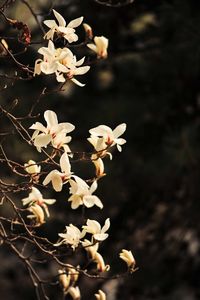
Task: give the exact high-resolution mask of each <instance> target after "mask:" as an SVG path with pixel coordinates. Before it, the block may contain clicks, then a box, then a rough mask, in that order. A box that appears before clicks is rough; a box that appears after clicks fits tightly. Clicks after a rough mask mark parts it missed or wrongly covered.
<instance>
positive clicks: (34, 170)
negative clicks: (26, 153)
mask: <svg viewBox="0 0 200 300" xmlns="http://www.w3.org/2000/svg"><path fill="white" fill-rule="evenodd" d="M24 167H25V170H26V172H27V173H29V174H39V173H40V171H41V166H38V165H37V164H36V162H35V161H34V160H32V159H30V160H29V161H28V163H25V164H24Z"/></svg>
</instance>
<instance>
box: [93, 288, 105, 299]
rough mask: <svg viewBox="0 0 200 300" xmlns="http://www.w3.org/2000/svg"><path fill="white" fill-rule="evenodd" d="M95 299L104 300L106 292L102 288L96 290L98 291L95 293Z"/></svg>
mask: <svg viewBox="0 0 200 300" xmlns="http://www.w3.org/2000/svg"><path fill="white" fill-rule="evenodd" d="M95 297H96V299H97V300H106V294H105V293H104V292H103V291H102V290H98V293H97V294H95Z"/></svg>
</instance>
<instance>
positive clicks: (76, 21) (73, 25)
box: [67, 17, 83, 28]
mask: <svg viewBox="0 0 200 300" xmlns="http://www.w3.org/2000/svg"><path fill="white" fill-rule="evenodd" d="M82 22H83V17H79V18H77V19H74V20H72V21H71V22H69V23H68V24H67V27H70V28H76V27H78V26H79V25H81V23H82Z"/></svg>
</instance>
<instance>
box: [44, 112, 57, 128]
mask: <svg viewBox="0 0 200 300" xmlns="http://www.w3.org/2000/svg"><path fill="white" fill-rule="evenodd" d="M44 119H45V121H46V122H47V126H48V127H52V126H55V125H57V124H58V118H57V115H56V113H55V112H54V111H52V110H46V111H45V113H44Z"/></svg>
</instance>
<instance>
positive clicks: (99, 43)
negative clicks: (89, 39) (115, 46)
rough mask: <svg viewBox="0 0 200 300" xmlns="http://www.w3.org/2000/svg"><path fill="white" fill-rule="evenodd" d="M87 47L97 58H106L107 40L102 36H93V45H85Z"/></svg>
mask: <svg viewBox="0 0 200 300" xmlns="http://www.w3.org/2000/svg"><path fill="white" fill-rule="evenodd" d="M87 47H88V48H90V49H91V50H93V51H94V52H96V54H97V57H98V58H106V57H107V56H108V53H107V49H108V39H107V38H106V37H104V36H95V37H94V44H92V43H91V44H87Z"/></svg>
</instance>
